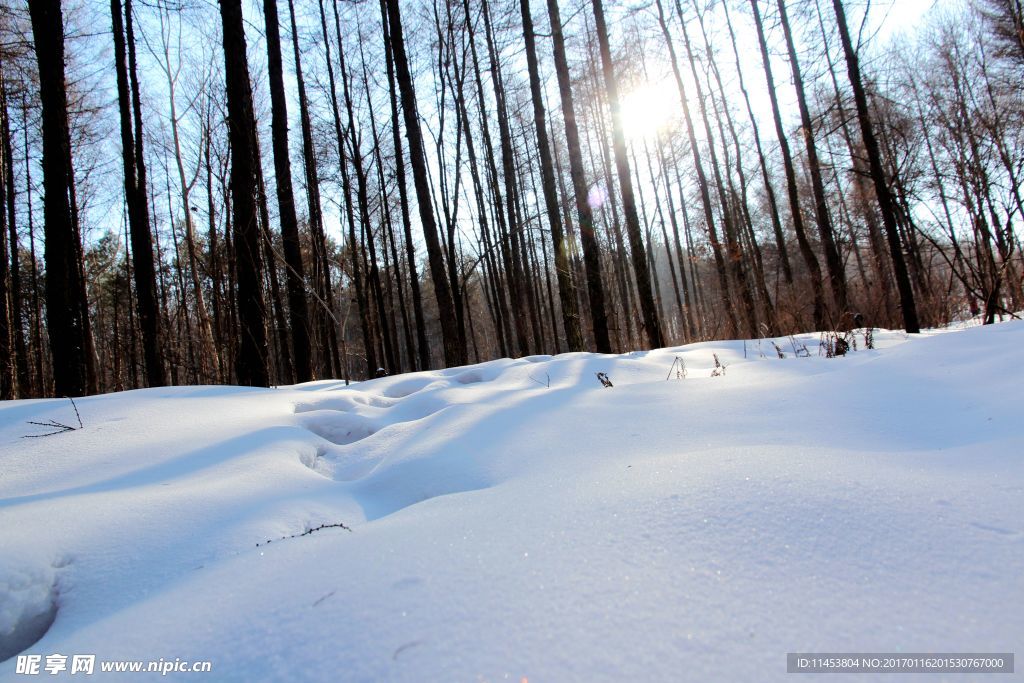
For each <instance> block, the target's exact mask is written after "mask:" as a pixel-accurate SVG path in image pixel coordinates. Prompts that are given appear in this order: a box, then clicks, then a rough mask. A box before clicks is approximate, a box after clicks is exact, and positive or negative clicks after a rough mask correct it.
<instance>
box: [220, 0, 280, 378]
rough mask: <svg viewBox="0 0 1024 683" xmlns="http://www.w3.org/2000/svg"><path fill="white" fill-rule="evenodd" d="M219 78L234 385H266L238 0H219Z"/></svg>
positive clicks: (248, 99) (248, 97)
mask: <svg viewBox="0 0 1024 683" xmlns="http://www.w3.org/2000/svg"><path fill="white" fill-rule="evenodd" d="M220 11H221V22H222V30H223V41H224V77H225V81H226V88H227V111H228V140H229V143H230V147H231V209H232V214H233V215H234V221H233V223H234V234H235V239H234V241H233V246H234V256H235V277H236V286H237V288H238V290H237V291H238V323H239V339H238V352H237V355H236V359H237V360H236V363H235V374H236V377H237V380H238V383H239V384H242V385H247V386H267V385H268V384H269V381H270V377H269V372H268V369H267V360H268V358H267V356H268V349H267V327H266V315H267V314H266V307H265V304H264V296H263V265H262V259H261V254H260V246H261V245H260V226H259V221H258V220H257V216H256V199H257V187H256V168H257V164H256V144H257V143H256V140H255V139H254V135H253V133H254V131H255V128H256V122H255V119H254V115H253V105H252V88H251V87H250V84H249V63H248V59H247V57H246V53H245V49H246V46H245V31H244V27H243V23H242V2H241V0H221V2H220Z"/></svg>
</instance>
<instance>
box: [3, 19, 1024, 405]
mask: <svg viewBox="0 0 1024 683" xmlns="http://www.w3.org/2000/svg"><path fill="white" fill-rule="evenodd" d="M243 4H244V6H243ZM100 9H102V10H104V11H100ZM886 9H887V8H885V7H880V8H872V9H871V10H870V11H871V12H872V14H871V15H868V16H864V14H863V12H864V8H863V7H862V6H861V5H859V4H858V5H856V6H854V5H853V4H852V3H844V2H843V1H842V0H652V1H650V2H644V3H632V2H612V1H611V0H604V2H602V0H562V2H559V1H558V0H544V1H543V2H542V1H541V0H534V2H533V3H532V5H531V3H530V2H529V0H518V1H517V2H502V3H498V2H494V1H493V0H424V1H423V2H399V0H379V2H372V1H367V2H360V3H351V2H339V0H261V2H260V3H255V2H253V3H243V2H242V0H220V2H219V3H217V4H216V5H215V4H213V3H210V2H206V1H205V0H134V1H133V0H110V3H109V7H102V8H100V7H99V6H98V4H97V3H95V2H74V1H72V2H63V3H62V2H60V1H59V0H32V1H31V2H28V3H23V2H15V0H4V2H3V3H2V7H0V226H2V228H3V229H2V230H0V248H2V254H3V257H2V258H0V397H3V398H13V397H33V396H53V395H58V396H59V395H71V396H74V395H81V394H88V393H96V392H101V391H113V390H120V389H129V388H135V387H145V386H151V387H152V386H163V385H166V384H202V383H237V384H243V385H258V386H266V385H269V384H288V383H293V382H304V381H309V380H312V379H324V378H344V379H346V380H348V379H355V380H358V379H364V378H367V377H373V376H375V375H378V374H381V373H396V372H403V371H409V370H419V369H426V368H431V367H441V366H452V365H459V364H464V363H468V362H475V361H478V360H486V359H489V358H494V357H500V356H513V357H514V356H522V355H530V354H539V353H559V352H565V351H597V352H604V353H611V352H621V351H628V350H632V349H637V348H654V347H660V346H665V345H670V344H679V343H686V342H691V341H696V340H706V339H716V338H735V337H746V338H757V337H763V336H769V335H779V334H786V333H791V332H795V331H800V330H809V329H847V328H850V327H854V326H864V325H870V326H884V327H901V328H904V329H906V330H907V331H908V332H916V331H919V330H920V329H921V328H922V327H924V326H932V325H938V324H943V323H946V322H948V321H951V320H953V319H956V318H960V317H965V316H970V315H981V316H984V319H985V321H986V322H992V321H994V320H995V319H996V318H997V317H1000V316H1003V315H1012V313H1013V312H1014V311H1019V310H1021V309H1022V307H1024V291H1022V272H1024V260H1022V256H1021V250H1020V247H1021V245H1020V226H1021V222H1022V220H1024V205H1022V183H1021V181H1022V175H1024V120H1022V117H1024V107H1022V104H1024V101H1022V100H1024V97H1022V95H1024V11H1022V3H1021V0H970V1H967V0H965V1H964V2H956V1H955V0H951V1H950V2H947V3H940V4H939V6H937V7H935V8H933V9H932V10H931V11H930V12H928V13H927V15H926V16H925V19H924V21H923V22H922V23H921V25H920V26H919V27H917V28H916V29H915V30H914V31H906V30H905V31H902V32H900V31H896V30H893V29H892V27H891V26H890V25H888V24H887V21H888V22H891V19H887V18H885V17H884V16H883V15H884V13H885V11H886ZM888 9H890V10H891V9H893V8H892V7H890V8H888ZM104 12H106V13H104ZM662 109H664V111H667V114H665V115H664V116H661V117H660V118H659V117H658V116H656V114H657V111H655V110H658V111H661V110H662Z"/></svg>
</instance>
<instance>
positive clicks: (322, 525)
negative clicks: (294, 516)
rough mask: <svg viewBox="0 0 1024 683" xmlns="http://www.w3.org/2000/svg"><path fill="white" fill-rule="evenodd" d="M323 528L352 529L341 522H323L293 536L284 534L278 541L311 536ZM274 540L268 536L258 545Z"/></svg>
mask: <svg viewBox="0 0 1024 683" xmlns="http://www.w3.org/2000/svg"><path fill="white" fill-rule="evenodd" d="M321 529H344V530H345V531H352V529H350V528H348V527H347V526H345V525H344V524H342V523H341V522H338V523H337V524H321V525H320V526H318V527H313V528H311V529H306V530H305V531H303V532H302V533H301V534H292V535H291V536H282V537H281V538H279V539H277V540H278V541H287V540H288V539H289V538H302V537H303V536H309V535H310V534H311V533H313V532H314V531H320V530H321ZM273 542H274V539H272V538H268V539H267V540H266V541H263V543H257V544H256V547H257V548H259V547H260V546H261V545H269V544H270V543H273Z"/></svg>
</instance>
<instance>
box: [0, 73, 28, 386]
mask: <svg viewBox="0 0 1024 683" xmlns="http://www.w3.org/2000/svg"><path fill="white" fill-rule="evenodd" d="M0 136H2V137H3V149H2V152H3V181H4V185H5V187H4V194H5V195H6V197H7V207H6V208H7V225H6V226H4V225H0V230H3V229H4V228H6V229H7V231H8V237H9V240H10V242H9V245H8V246H9V247H10V250H9V251H10V254H11V314H10V320H11V335H12V337H13V342H14V369H15V373H14V375H15V380H16V381H17V387H16V392H15V393H16V395H17V396H18V397H19V398H26V397H27V396H29V393H30V391H31V386H32V383H31V379H30V376H29V371H28V345H27V344H26V342H25V307H24V302H23V301H22V291H23V290H22V282H21V254H20V250H19V247H18V217H17V212H16V211H15V206H16V202H15V193H16V190H15V185H14V143H13V141H12V140H11V118H10V110H9V108H8V106H7V79H6V78H5V76H4V73H3V69H2V65H0ZM3 258H6V254H4V255H3Z"/></svg>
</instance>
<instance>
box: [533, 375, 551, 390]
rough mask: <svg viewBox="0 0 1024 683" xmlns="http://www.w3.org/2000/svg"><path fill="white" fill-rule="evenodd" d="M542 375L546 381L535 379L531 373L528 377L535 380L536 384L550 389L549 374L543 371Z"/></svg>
mask: <svg viewBox="0 0 1024 683" xmlns="http://www.w3.org/2000/svg"><path fill="white" fill-rule="evenodd" d="M544 377H545V378H546V379H547V381H546V382H541V381H540V380H539V379H537V378H536V377H534V376H533V375H530V379H532V380H533V381H534V382H536V383H537V384H539V385H541V386H542V387H545V388H547V389H550V388H551V375H550V374H548V373H546V372H545V373H544Z"/></svg>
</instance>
